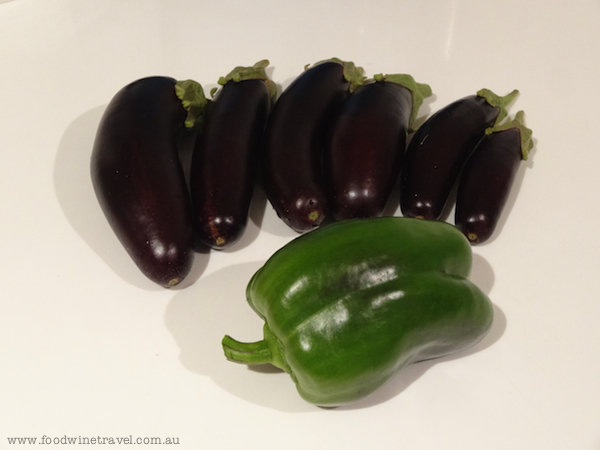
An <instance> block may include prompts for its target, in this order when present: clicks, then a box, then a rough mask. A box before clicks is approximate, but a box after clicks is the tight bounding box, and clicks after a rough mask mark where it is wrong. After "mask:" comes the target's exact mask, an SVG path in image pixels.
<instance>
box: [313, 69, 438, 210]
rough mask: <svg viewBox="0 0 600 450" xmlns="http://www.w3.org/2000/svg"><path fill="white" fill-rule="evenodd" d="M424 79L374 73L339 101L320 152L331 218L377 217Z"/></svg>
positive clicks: (425, 90) (424, 93)
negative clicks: (321, 152)
mask: <svg viewBox="0 0 600 450" xmlns="http://www.w3.org/2000/svg"><path fill="white" fill-rule="evenodd" d="M430 95H431V88H430V87H429V86H428V85H426V84H420V83H416V82H415V80H414V79H413V77H412V76H410V75H385V76H383V75H376V76H375V77H374V81H372V82H369V83H365V84H363V85H362V86H360V87H359V88H358V89H356V90H355V91H354V92H353V93H352V94H350V96H349V97H347V98H346V99H345V100H344V102H343V103H342V104H341V106H340V108H339V110H338V112H337V113H336V115H335V118H334V123H333V125H332V131H331V138H330V139H331V140H330V144H329V146H328V147H327V149H326V151H325V155H324V171H325V176H324V179H325V184H326V186H327V191H328V200H329V206H330V210H331V216H332V217H333V218H334V219H335V220H347V219H354V218H370V217H379V216H381V215H382V214H383V210H384V209H385V206H386V203H387V201H388V198H389V196H390V194H391V192H392V190H393V188H394V186H395V184H396V181H397V179H398V176H399V174H400V168H401V165H402V159H403V157H404V152H405V150H406V137H407V133H408V130H409V128H410V127H411V126H412V123H413V121H414V119H415V118H416V115H417V112H418V110H419V107H420V106H421V104H422V103H423V99H424V98H426V97H429V96H430Z"/></svg>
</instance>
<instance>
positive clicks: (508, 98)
mask: <svg viewBox="0 0 600 450" xmlns="http://www.w3.org/2000/svg"><path fill="white" fill-rule="evenodd" d="M477 95H479V96H480V97H483V98H485V99H486V101H487V102H488V103H489V104H490V105H492V106H495V107H496V108H499V109H500V112H499V113H498V117H497V118H496V121H495V122H494V125H492V127H495V126H496V125H498V124H499V123H500V122H502V121H503V120H504V118H505V117H506V116H507V115H508V111H507V107H508V106H509V105H510V104H511V103H512V102H513V101H515V99H516V98H517V96H518V95H519V90H518V89H515V90H513V91H512V92H510V93H509V94H507V95H505V96H504V97H500V96H499V95H497V94H494V93H493V92H492V91H490V90H489V89H480V90H479V91H477Z"/></svg>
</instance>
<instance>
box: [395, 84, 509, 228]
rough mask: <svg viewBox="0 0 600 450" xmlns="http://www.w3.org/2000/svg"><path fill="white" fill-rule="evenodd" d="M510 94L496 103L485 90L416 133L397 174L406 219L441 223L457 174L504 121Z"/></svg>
mask: <svg viewBox="0 0 600 450" xmlns="http://www.w3.org/2000/svg"><path fill="white" fill-rule="evenodd" d="M518 93H519V91H517V90H514V91H513V92H511V93H510V94H508V95H507V96H505V97H499V96H497V95H496V94H494V93H493V92H491V91H489V90H488V89H482V90H480V91H478V92H477V95H472V96H468V97H465V98H463V99H461V100H457V101H455V102H453V103H451V104H450V105H448V106H446V107H444V108H442V109H441V110H440V111H438V112H436V113H435V114H434V115H432V116H431V117H430V118H429V119H427V120H426V121H425V123H424V124H423V125H421V127H420V128H419V129H418V130H417V131H416V132H415V134H414V135H413V137H412V139H411V141H410V143H409V144H408V148H407V150H406V155H405V160H404V165H403V167H402V173H401V186H400V189H401V192H400V209H401V211H402V214H403V215H404V216H407V217H417V218H422V219H429V220H438V219H440V218H441V216H442V213H443V211H444V208H445V206H446V203H447V202H448V199H449V197H450V193H451V191H452V189H453V187H454V185H455V184H456V181H457V179H458V176H459V174H460V171H461V169H462V167H463V165H464V163H465V161H466V160H467V158H468V157H469V155H470V154H471V153H472V152H473V149H474V148H475V146H476V145H477V143H478V142H479V141H480V140H481V138H483V136H484V134H485V130H486V129H487V128H489V127H491V126H493V125H494V124H497V123H499V122H500V121H501V120H502V119H503V118H504V117H506V114H507V111H506V107H507V106H508V105H509V104H510V103H511V102H512V101H513V100H514V99H515V98H516V96H517V95H518Z"/></svg>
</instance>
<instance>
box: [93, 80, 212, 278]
mask: <svg viewBox="0 0 600 450" xmlns="http://www.w3.org/2000/svg"><path fill="white" fill-rule="evenodd" d="M183 91H186V92H187V93H186V94H184V93H183ZM195 95H197V96H198V98H197V99H196V98H192V97H194V96H195ZM178 97H180V98H179V99H178ZM205 101H206V99H205V98H204V93H203V91H202V87H201V86H200V85H198V84H197V83H195V82H193V81H191V80H187V81H183V82H180V83H177V81H176V80H174V79H172V78H168V77H160V76H157V77H148V78H142V79H140V80H137V81H134V82H133V83H131V84H129V85H127V86H125V87H124V88H122V89H121V90H120V91H119V92H118V93H117V94H116V95H115V96H114V97H113V99H112V100H111V101H110V103H109V105H108V107H107V108H106V111H105V112H104V115H103V117H102V119H101V121H100V124H99V127H98V131H97V134H96V139H95V142H94V148H93V151H92V157H91V164H90V165H91V177H92V184H93V186H94V190H95V192H96V196H97V198H98V202H99V203H100V206H101V208H102V210H103V212H104V214H105V216H106V218H107V220H108V222H109V224H110V226H111V227H112V229H113V231H114V232H115V234H116V236H117V238H118V239H119V241H120V242H121V244H122V245H123V246H124V247H125V249H126V250H127V252H128V253H129V255H130V256H131V258H132V259H133V261H134V262H135V264H136V265H137V266H138V267H139V269H140V270H141V271H142V273H144V275H146V276H147V277H148V278H149V279H150V280H152V281H154V282H156V283H158V284H160V285H161V286H163V287H172V286H175V285H176V284H178V283H179V282H181V281H182V280H183V279H184V278H185V277H186V275H187V274H188V273H189V271H190V269H191V266H192V263H193V260H194V251H193V237H192V218H191V204H190V199H189V193H188V190H187V187H186V184H185V178H184V173H183V169H182V167H181V163H180V161H179V156H178V140H179V139H180V137H181V136H182V135H183V133H184V132H185V129H186V126H188V127H190V128H191V127H193V126H194V121H195V120H196V119H198V118H199V117H200V116H201V114H202V111H203V109H204V102H205ZM186 110H187V111H186Z"/></svg>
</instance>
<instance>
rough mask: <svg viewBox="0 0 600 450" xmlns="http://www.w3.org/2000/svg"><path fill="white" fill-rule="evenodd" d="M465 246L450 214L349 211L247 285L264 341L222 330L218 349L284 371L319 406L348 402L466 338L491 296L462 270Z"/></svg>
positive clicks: (477, 332)
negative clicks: (440, 217)
mask: <svg viewBox="0 0 600 450" xmlns="http://www.w3.org/2000/svg"><path fill="white" fill-rule="evenodd" d="M471 263H472V253H471V246H470V245H469V242H468V241H467V239H466V238H465V237H464V236H463V234H462V233H461V232H460V231H458V230H457V229H456V228H455V227H454V226H453V225H450V224H448V223H445V222H439V221H427V220H422V219H412V218H406V217H386V218H377V219H356V220H348V221H342V222H337V223H333V224H331V225H328V226H325V227H322V228H319V229H317V230H315V231H312V232H309V233H307V234H304V235H302V236H300V237H298V238H296V239H294V240H293V241H291V242H290V243H289V244H287V245H286V246H284V247H283V248H281V249H280V250H279V251H277V252H276V253H275V254H274V255H273V256H272V257H271V258H270V259H269V260H268V261H267V262H266V264H265V265H264V266H263V267H262V268H261V269H259V270H258V271H257V272H256V273H255V274H254V276H253V277H252V279H251V280H250V283H249V284H248V287H247V290H246V297H247V300H248V302H249V303H250V306H251V307H252V308H253V309H254V311H255V312H256V313H257V314H258V315H259V316H260V317H261V318H263V319H264V320H265V325H264V340H261V341H259V342H253V343H241V342H238V341H236V340H234V339H232V338H231V337H229V336H225V338H224V339H223V349H224V351H225V356H226V357H227V358H228V359H229V360H231V361H234V362H239V363H245V364H264V363H270V364H272V365H274V366H276V367H279V368H281V369H283V370H284V371H286V372H288V373H289V374H290V375H291V377H292V379H293V381H294V382H295V383H296V387H297V390H298V392H299V394H300V395H301V396H302V398H304V399H305V400H306V401H308V402H310V403H313V404H316V405H319V406H339V405H343V404H349V403H353V402H356V401H358V400H360V399H362V398H363V397H365V396H367V395H368V394H370V393H372V392H373V391H375V390H376V389H377V388H379V387H380V386H381V385H383V384H384V383H385V382H387V381H388V380H389V379H390V378H392V377H393V376H394V375H395V374H396V373H397V372H398V371H399V370H400V369H402V368H404V367H405V366H407V365H408V364H411V363H415V362H418V361H423V360H426V359H431V358H437V357H441V356H445V355H448V354H450V353H454V352H458V351H460V350H463V349H466V348H467V347H470V346H472V345H474V344H475V343H477V342H479V341H480V340H481V339H483V337H484V336H485V335H486V334H487V332H488V331H489V329H490V327H491V324H492V320H493V306H492V303H491V302H490V300H489V298H488V297H487V296H486V295H485V294H484V293H483V292H482V291H481V290H479V289H478V288H477V286H475V285H474V284H473V283H472V282H471V281H469V280H468V278H467V277H468V276H469V273H470V270H471Z"/></svg>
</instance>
